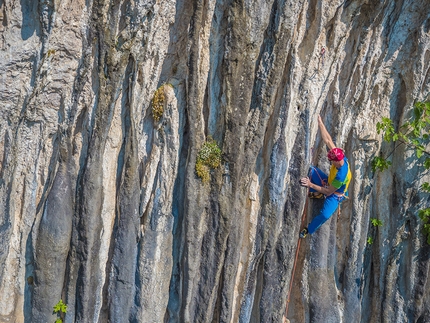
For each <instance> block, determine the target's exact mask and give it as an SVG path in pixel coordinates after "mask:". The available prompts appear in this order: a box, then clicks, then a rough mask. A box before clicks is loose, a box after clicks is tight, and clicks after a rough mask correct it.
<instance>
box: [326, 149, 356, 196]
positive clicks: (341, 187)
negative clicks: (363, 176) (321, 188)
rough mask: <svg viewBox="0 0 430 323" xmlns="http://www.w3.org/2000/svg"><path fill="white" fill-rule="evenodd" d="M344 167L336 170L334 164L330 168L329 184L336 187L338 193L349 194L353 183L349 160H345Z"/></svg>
mask: <svg viewBox="0 0 430 323" xmlns="http://www.w3.org/2000/svg"><path fill="white" fill-rule="evenodd" d="M343 161H344V163H343V165H342V166H341V167H340V168H336V166H334V165H333V164H332V165H331V168H330V173H329V175H328V183H329V184H330V185H331V186H333V187H336V192H338V193H345V194H346V193H347V191H348V186H349V183H350V182H351V178H352V173H351V169H350V167H349V162H348V159H347V158H346V157H345V158H343Z"/></svg>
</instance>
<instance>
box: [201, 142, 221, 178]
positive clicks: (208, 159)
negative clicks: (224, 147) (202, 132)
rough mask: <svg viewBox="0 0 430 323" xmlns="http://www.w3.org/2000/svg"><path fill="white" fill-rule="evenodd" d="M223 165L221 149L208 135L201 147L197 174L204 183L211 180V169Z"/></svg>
mask: <svg viewBox="0 0 430 323" xmlns="http://www.w3.org/2000/svg"><path fill="white" fill-rule="evenodd" d="M220 165H221V149H220V148H219V147H218V144H217V143H216V141H215V140H214V139H212V138H211V137H208V139H207V141H206V142H205V143H204V144H203V146H202V148H201V149H200V151H199V153H198V155H197V160H196V174H197V176H198V177H200V178H201V180H202V182H203V183H207V182H209V179H210V170H211V169H215V168H218V167H219V166H220Z"/></svg>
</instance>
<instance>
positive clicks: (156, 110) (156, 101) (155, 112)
mask: <svg viewBox="0 0 430 323" xmlns="http://www.w3.org/2000/svg"><path fill="white" fill-rule="evenodd" d="M165 86H170V87H173V86H172V85H171V84H163V85H161V86H160V87H159V88H158V89H157V90H156V91H155V92H154V97H153V98H152V100H151V105H152V117H153V118H154V121H155V122H158V121H160V119H161V117H162V116H163V113H164V103H165V102H166V95H165V93H164V87H165Z"/></svg>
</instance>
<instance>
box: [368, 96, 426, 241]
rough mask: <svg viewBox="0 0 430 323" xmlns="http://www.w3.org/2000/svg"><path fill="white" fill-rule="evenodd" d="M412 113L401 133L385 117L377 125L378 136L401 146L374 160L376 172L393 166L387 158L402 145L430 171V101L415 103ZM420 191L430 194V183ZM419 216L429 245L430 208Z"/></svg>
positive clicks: (421, 187) (373, 165) (402, 126)
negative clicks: (381, 135) (409, 149)
mask: <svg viewBox="0 0 430 323" xmlns="http://www.w3.org/2000/svg"><path fill="white" fill-rule="evenodd" d="M412 112H413V115H412V118H411V121H408V122H405V123H404V124H403V125H401V126H400V127H399V131H396V130H395V128H394V124H393V121H392V120H391V119H390V118H386V117H383V118H382V120H381V122H378V123H377V124H376V130H377V132H378V134H380V133H381V132H382V134H383V139H384V141H386V142H399V144H398V145H396V146H395V147H394V149H393V150H392V151H391V152H390V154H389V155H388V156H387V157H386V158H384V157H383V156H378V157H375V158H374V159H373V160H372V170H373V171H374V172H375V171H381V172H382V171H384V170H386V169H388V168H389V167H390V166H391V162H390V161H388V160H387V158H389V157H390V156H391V154H392V153H393V152H394V150H396V148H397V147H399V145H400V144H404V145H406V146H407V147H409V148H411V149H413V150H414V151H415V155H416V157H417V159H421V158H422V157H424V160H423V166H424V168H425V170H428V169H430V152H429V151H427V150H426V149H427V147H428V145H429V142H430V101H428V102H417V103H415V104H414V108H413V111H412ZM420 189H421V190H422V191H423V192H426V193H430V183H428V182H426V183H423V184H422V185H421V186H420ZM418 216H419V217H420V219H421V220H422V221H423V223H424V226H423V231H424V234H425V235H426V236H427V243H429V244H430V208H425V209H422V210H419V211H418ZM375 220H376V219H375ZM372 224H373V225H374V226H377V224H376V222H375V223H373V219H372ZM381 224H382V223H381Z"/></svg>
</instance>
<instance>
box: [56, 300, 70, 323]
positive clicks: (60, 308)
mask: <svg viewBox="0 0 430 323" xmlns="http://www.w3.org/2000/svg"><path fill="white" fill-rule="evenodd" d="M66 313H67V305H66V304H64V303H63V300H62V299H60V301H59V302H58V303H57V304H55V306H54V314H57V316H59V317H58V318H57V319H56V320H55V323H63V319H64V315H65V314H66Z"/></svg>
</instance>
